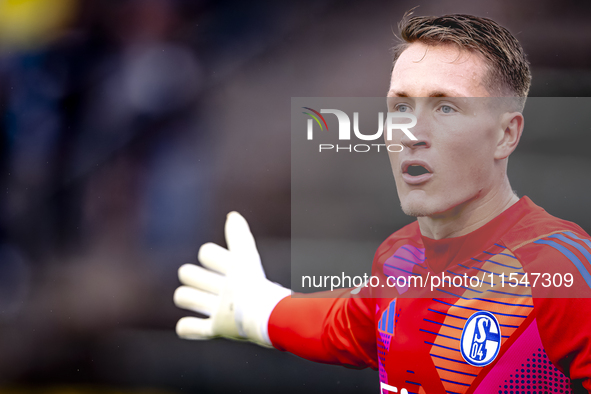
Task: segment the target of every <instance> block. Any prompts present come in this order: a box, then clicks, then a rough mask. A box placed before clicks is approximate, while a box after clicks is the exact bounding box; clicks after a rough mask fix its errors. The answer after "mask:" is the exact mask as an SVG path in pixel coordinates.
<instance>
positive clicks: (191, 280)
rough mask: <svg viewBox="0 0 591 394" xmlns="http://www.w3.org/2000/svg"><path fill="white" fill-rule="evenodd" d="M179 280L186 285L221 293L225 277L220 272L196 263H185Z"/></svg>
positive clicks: (180, 271)
mask: <svg viewBox="0 0 591 394" xmlns="http://www.w3.org/2000/svg"><path fill="white" fill-rule="evenodd" d="M179 280H180V281H181V283H182V284H184V285H187V286H191V287H194V288H196V289H199V290H203V291H206V292H208V293H212V294H220V292H221V291H222V288H223V286H224V281H225V278H224V277H223V276H222V275H220V274H217V273H215V272H213V271H210V270H207V269H205V268H202V267H199V266H196V265H194V264H184V265H183V266H181V268H179Z"/></svg>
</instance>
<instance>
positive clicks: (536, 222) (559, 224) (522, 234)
mask: <svg viewBox="0 0 591 394" xmlns="http://www.w3.org/2000/svg"><path fill="white" fill-rule="evenodd" d="M526 198H527V197H526ZM564 233H569V234H570V233H572V234H574V235H576V236H577V237H580V238H584V239H589V235H588V234H587V233H586V232H585V231H584V230H583V229H582V228H581V227H580V226H579V225H577V224H576V223H573V222H569V221H568V220H563V219H560V218H557V217H555V216H552V215H550V214H549V213H548V212H546V211H545V210H544V209H543V208H542V207H539V206H537V205H535V204H534V203H533V202H532V201H531V200H529V199H527V208H526V210H525V214H524V215H523V216H522V217H521V218H520V220H519V221H518V222H517V223H516V224H515V226H513V227H512V228H511V230H510V231H508V232H507V233H506V234H505V235H504V236H503V242H504V243H505V245H506V246H507V247H508V248H509V249H511V250H513V251H516V250H519V249H521V248H523V247H524V246H527V245H532V244H533V245H540V244H542V243H539V242H536V241H538V240H541V239H545V238H547V237H551V236H553V235H555V234H564ZM555 238H556V237H555Z"/></svg>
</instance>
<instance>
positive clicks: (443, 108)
mask: <svg viewBox="0 0 591 394" xmlns="http://www.w3.org/2000/svg"><path fill="white" fill-rule="evenodd" d="M453 110H454V109H453V108H452V107H450V106H449V105H442V106H441V112H443V113H444V114H450V113H451V112H452V111H453Z"/></svg>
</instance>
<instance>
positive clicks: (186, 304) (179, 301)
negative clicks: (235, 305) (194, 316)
mask: <svg viewBox="0 0 591 394" xmlns="http://www.w3.org/2000/svg"><path fill="white" fill-rule="evenodd" d="M174 304H175V305H176V306H178V307H179V308H183V309H187V310H190V311H194V312H198V313H202V314H204V315H207V316H211V315H212V314H213V313H214V312H215V311H216V310H217V308H218V306H219V297H218V296H216V295H213V294H211V293H206V292H205V291H201V290H198V289H195V288H193V287H189V286H181V287H179V288H177V289H176V290H175V292H174Z"/></svg>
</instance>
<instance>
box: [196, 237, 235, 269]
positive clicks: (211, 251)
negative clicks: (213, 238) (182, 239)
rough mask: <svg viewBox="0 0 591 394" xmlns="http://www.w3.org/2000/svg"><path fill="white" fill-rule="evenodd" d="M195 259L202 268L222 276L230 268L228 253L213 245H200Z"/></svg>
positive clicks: (226, 250)
mask: <svg viewBox="0 0 591 394" xmlns="http://www.w3.org/2000/svg"><path fill="white" fill-rule="evenodd" d="M197 259H199V262H200V263H201V264H203V266H204V267H207V268H209V269H211V270H213V271H216V272H219V273H220V274H224V275H226V274H227V273H228V270H229V267H230V266H231V254H230V251H229V250H228V249H224V248H222V247H221V246H219V245H216V244H214V243H206V244H204V245H201V248H199V253H198V254H197Z"/></svg>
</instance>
